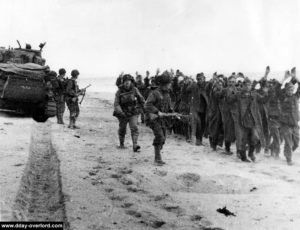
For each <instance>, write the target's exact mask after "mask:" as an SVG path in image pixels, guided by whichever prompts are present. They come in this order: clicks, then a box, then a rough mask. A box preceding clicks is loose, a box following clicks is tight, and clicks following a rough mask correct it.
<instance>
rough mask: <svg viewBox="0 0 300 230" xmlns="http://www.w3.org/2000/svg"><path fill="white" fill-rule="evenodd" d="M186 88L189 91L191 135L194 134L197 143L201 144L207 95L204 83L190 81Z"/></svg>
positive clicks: (204, 127) (204, 126) (204, 128)
mask: <svg viewBox="0 0 300 230" xmlns="http://www.w3.org/2000/svg"><path fill="white" fill-rule="evenodd" d="M187 90H188V91H189V92H191V109H190V114H191V116H192V135H195V136H196V140H197V142H196V143H197V145H202V138H203V135H204V133H205V130H206V112H207V105H208V97H207V94H206V84H205V83H202V84H201V85H200V84H199V83H196V82H194V83H192V84H191V85H190V86H189V87H188V88H187Z"/></svg>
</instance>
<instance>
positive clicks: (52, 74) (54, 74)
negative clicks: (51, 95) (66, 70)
mask: <svg viewBox="0 0 300 230" xmlns="http://www.w3.org/2000/svg"><path fill="white" fill-rule="evenodd" d="M48 75H49V76H51V77H56V76H57V73H56V72H55V71H53V70H51V71H50V72H49V73H48Z"/></svg>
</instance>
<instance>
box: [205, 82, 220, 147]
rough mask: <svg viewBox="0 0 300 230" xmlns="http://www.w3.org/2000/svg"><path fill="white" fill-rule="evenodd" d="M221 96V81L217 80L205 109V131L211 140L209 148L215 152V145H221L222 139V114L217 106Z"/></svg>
mask: <svg viewBox="0 0 300 230" xmlns="http://www.w3.org/2000/svg"><path fill="white" fill-rule="evenodd" d="M222 94H223V80H222V78H219V79H216V82H215V83H214V84H213V86H212V89H211V92H210V95H209V99H210V100H209V104H208V108H207V121H208V124H207V130H208V134H209V137H210V140H211V147H212V149H213V150H214V151H216V150H217V145H219V146H222V145H223V139H224V132H223V122H222V114H221V110H220V106H219V104H220V101H221V98H222V96H223V95H222Z"/></svg>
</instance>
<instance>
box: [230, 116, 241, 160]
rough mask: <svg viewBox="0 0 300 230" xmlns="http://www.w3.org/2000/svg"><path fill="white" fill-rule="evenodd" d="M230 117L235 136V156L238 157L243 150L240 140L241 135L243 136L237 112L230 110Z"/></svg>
mask: <svg viewBox="0 0 300 230" xmlns="http://www.w3.org/2000/svg"><path fill="white" fill-rule="evenodd" d="M230 114H231V116H232V119H233V123H234V132H235V138H236V142H235V143H236V150H237V152H236V154H237V157H238V158H240V157H241V153H242V152H243V151H244V150H243V141H242V137H243V128H242V126H241V125H240V123H239V115H238V113H237V112H230Z"/></svg>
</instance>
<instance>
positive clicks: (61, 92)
mask: <svg viewBox="0 0 300 230" xmlns="http://www.w3.org/2000/svg"><path fill="white" fill-rule="evenodd" d="M57 86H58V87H57V90H56V92H55V101H56V113H57V114H56V116H57V123H58V124H64V121H63V116H64V112H65V108H66V105H65V103H66V102H65V88H66V80H65V79H64V77H63V76H61V75H58V77H57Z"/></svg>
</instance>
